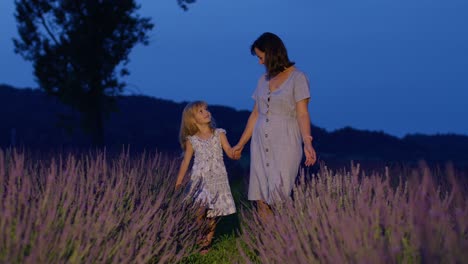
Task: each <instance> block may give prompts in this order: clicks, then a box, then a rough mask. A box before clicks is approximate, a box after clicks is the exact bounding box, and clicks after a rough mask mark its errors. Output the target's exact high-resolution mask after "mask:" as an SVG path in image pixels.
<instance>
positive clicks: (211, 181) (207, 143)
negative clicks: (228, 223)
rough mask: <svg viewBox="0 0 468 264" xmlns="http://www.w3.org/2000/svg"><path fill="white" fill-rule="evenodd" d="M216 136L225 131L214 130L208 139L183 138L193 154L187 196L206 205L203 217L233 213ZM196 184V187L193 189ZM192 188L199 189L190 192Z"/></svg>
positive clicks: (233, 208) (229, 189)
mask: <svg viewBox="0 0 468 264" xmlns="http://www.w3.org/2000/svg"><path fill="white" fill-rule="evenodd" d="M220 133H226V130H224V129H222V128H217V129H215V131H214V133H213V136H211V137H210V138H209V139H201V138H199V137H197V136H195V135H194V136H189V137H187V138H188V140H190V143H191V144H192V146H193V149H194V152H195V158H194V161H193V166H192V170H191V173H190V180H191V192H190V193H194V194H195V198H196V199H199V200H202V201H203V202H207V203H208V208H209V210H208V213H207V217H215V216H223V215H230V214H233V213H235V212H236V206H235V204H234V199H233V198H232V194H231V188H230V187H229V181H228V177H227V172H226V167H225V166H224V161H223V149H222V147H221V141H220V138H219V134H220ZM198 182H200V185H197V183H198ZM194 186H200V189H198V190H194V188H193V187H194Z"/></svg>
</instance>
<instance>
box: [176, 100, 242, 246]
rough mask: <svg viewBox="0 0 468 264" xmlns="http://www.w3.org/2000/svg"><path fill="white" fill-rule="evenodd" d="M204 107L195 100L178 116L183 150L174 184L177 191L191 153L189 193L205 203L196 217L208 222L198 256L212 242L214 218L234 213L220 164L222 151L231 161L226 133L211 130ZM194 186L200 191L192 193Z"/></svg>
mask: <svg viewBox="0 0 468 264" xmlns="http://www.w3.org/2000/svg"><path fill="white" fill-rule="evenodd" d="M207 107H208V106H207V104H206V103H205V102H203V101H196V102H193V103H189V104H188V105H187V106H186V107H185V109H184V111H183V113H182V122H181V126H180V138H179V140H180V145H181V147H182V149H183V150H184V159H183V161H182V164H181V165H180V169H179V173H178V175H177V181H176V188H178V187H179V186H180V185H181V184H182V180H183V179H184V176H185V174H186V173H187V170H188V167H189V164H190V161H191V159H192V156H194V154H195V158H194V162H193V165H192V170H191V173H190V185H191V188H190V190H191V191H190V193H191V194H194V196H195V199H197V200H201V201H202V202H206V203H207V205H208V208H207V209H206V210H202V212H201V213H200V217H208V218H209V220H210V230H209V232H208V234H207V235H206V237H205V239H204V241H202V243H201V245H200V246H201V247H202V251H201V253H202V254H205V253H206V252H207V251H208V248H209V246H210V244H211V240H212V239H213V235H214V231H215V227H216V219H215V218H216V217H218V216H223V215H230V214H233V213H235V212H236V207H235V204H234V200H233V198H232V194H231V189H230V187H229V182H228V177H227V172H226V167H225V166H224V161H223V150H224V152H225V153H226V155H227V156H228V157H229V158H232V159H234V156H233V155H232V152H233V151H232V148H231V145H230V144H229V142H228V140H227V137H226V131H225V130H224V129H221V128H215V126H214V122H213V120H212V119H211V113H210V112H209V111H208V109H207ZM236 158H237V157H236ZM194 186H197V187H199V188H200V189H197V190H194ZM201 219H202V218H201Z"/></svg>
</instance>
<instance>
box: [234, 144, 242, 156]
mask: <svg viewBox="0 0 468 264" xmlns="http://www.w3.org/2000/svg"><path fill="white" fill-rule="evenodd" d="M242 149H244V146H243V145H239V144H237V145H235V146H234V147H233V148H232V156H233V157H234V159H240V157H241V153H242Z"/></svg>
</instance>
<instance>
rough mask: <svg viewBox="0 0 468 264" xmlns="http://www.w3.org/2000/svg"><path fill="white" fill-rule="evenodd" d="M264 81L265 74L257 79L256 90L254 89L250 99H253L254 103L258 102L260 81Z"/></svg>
mask: <svg viewBox="0 0 468 264" xmlns="http://www.w3.org/2000/svg"><path fill="white" fill-rule="evenodd" d="M264 79H265V74H263V75H262V76H261V77H260V79H258V82H257V88H255V91H254V93H253V94H252V99H254V100H255V101H258V93H259V92H260V91H259V90H260V87H261V83H262V80H264Z"/></svg>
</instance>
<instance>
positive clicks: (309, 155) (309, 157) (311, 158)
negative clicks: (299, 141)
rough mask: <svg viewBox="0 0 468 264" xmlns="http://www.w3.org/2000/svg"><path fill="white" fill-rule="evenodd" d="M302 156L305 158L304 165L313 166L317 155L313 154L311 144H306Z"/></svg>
mask: <svg viewBox="0 0 468 264" xmlns="http://www.w3.org/2000/svg"><path fill="white" fill-rule="evenodd" d="M304 154H305V156H306V161H305V163H304V164H305V165H306V166H311V165H314V164H315V162H316V161H317V154H316V153H315V150H314V148H313V147H312V143H310V142H308V143H305V144H304Z"/></svg>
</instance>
